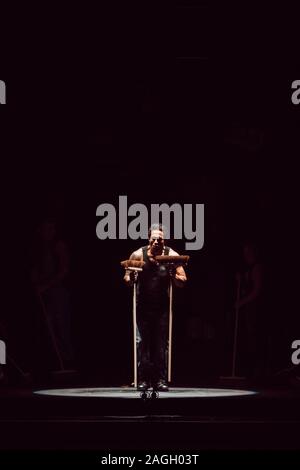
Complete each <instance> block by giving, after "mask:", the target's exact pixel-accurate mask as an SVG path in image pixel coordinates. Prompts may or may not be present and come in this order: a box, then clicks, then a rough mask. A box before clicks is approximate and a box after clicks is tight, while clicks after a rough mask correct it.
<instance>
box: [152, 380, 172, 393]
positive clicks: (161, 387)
mask: <svg viewBox="0 0 300 470" xmlns="http://www.w3.org/2000/svg"><path fill="white" fill-rule="evenodd" d="M155 390H158V391H159V392H167V391H168V390H169V387H168V384H167V382H166V381H165V380H160V381H159V382H157V384H156V387H155Z"/></svg>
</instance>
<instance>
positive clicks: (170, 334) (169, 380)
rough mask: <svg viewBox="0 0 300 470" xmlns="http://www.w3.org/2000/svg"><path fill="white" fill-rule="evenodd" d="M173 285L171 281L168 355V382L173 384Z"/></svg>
mask: <svg viewBox="0 0 300 470" xmlns="http://www.w3.org/2000/svg"><path fill="white" fill-rule="evenodd" d="M172 304H173V285H172V279H170V290H169V354H168V382H171V376H172V369H171V365H172V362H171V359H172V328H173V305H172Z"/></svg>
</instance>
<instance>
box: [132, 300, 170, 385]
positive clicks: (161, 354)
mask: <svg viewBox="0 0 300 470" xmlns="http://www.w3.org/2000/svg"><path fill="white" fill-rule="evenodd" d="M168 324H169V316H168V311H167V309H163V310H159V309H157V308H153V309H147V310H145V309H139V308H138V309H137V361H138V381H144V380H146V381H150V382H151V381H152V382H157V381H158V380H165V381H166V380H167V347H168Z"/></svg>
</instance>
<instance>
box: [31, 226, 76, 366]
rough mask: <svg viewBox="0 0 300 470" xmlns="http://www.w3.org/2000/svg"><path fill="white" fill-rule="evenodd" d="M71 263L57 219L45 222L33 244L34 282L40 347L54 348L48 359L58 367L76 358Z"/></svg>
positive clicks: (32, 270) (32, 269)
mask: <svg viewBox="0 0 300 470" xmlns="http://www.w3.org/2000/svg"><path fill="white" fill-rule="evenodd" d="M69 266H70V260H69V250H68V248H67V245H66V243H65V242H64V241H63V240H62V239H61V238H60V237H59V234H58V231H57V224H56V221H55V220H54V219H46V220H44V221H42V223H41V224H40V225H39V227H38V229H37V232H36V240H35V243H34V246H33V252H32V268H31V282H32V285H33V287H34V292H35V295H36V301H37V312H38V328H37V329H38V331H37V335H39V338H38V346H39V347H41V349H42V351H43V352H44V353H46V355H47V352H48V351H45V343H46V344H47V349H50V350H51V354H50V356H51V359H50V360H49V357H48V362H50V363H52V364H48V367H49V368H51V367H52V369H53V368H54V369H56V370H63V369H65V368H67V367H69V366H70V365H71V364H72V363H73V359H74V357H73V348H72V343H71V306H70V296H69V289H68V285H67V281H68V274H69ZM42 351H41V352H42ZM37 359H38V358H37ZM45 362H47V360H46V361H45ZM54 364H55V365H54ZM43 365H44V362H43ZM45 365H46V364H45Z"/></svg>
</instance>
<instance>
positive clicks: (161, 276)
mask: <svg viewBox="0 0 300 470" xmlns="http://www.w3.org/2000/svg"><path fill="white" fill-rule="evenodd" d="M147 250H148V247H147V246H144V247H143V248H142V251H143V261H145V265H144V267H143V271H142V272H141V273H139V277H138V283H137V302H138V306H140V307H141V308H142V309H143V310H147V309H152V310H153V309H159V310H162V309H167V308H168V303H169V296H168V288H169V282H170V277H169V273H168V270H167V268H166V267H165V266H163V265H157V264H156V263H155V262H152V261H150V260H149V257H148V255H147ZM169 252H170V248H169V247H165V248H164V255H166V256H168V255H169Z"/></svg>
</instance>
